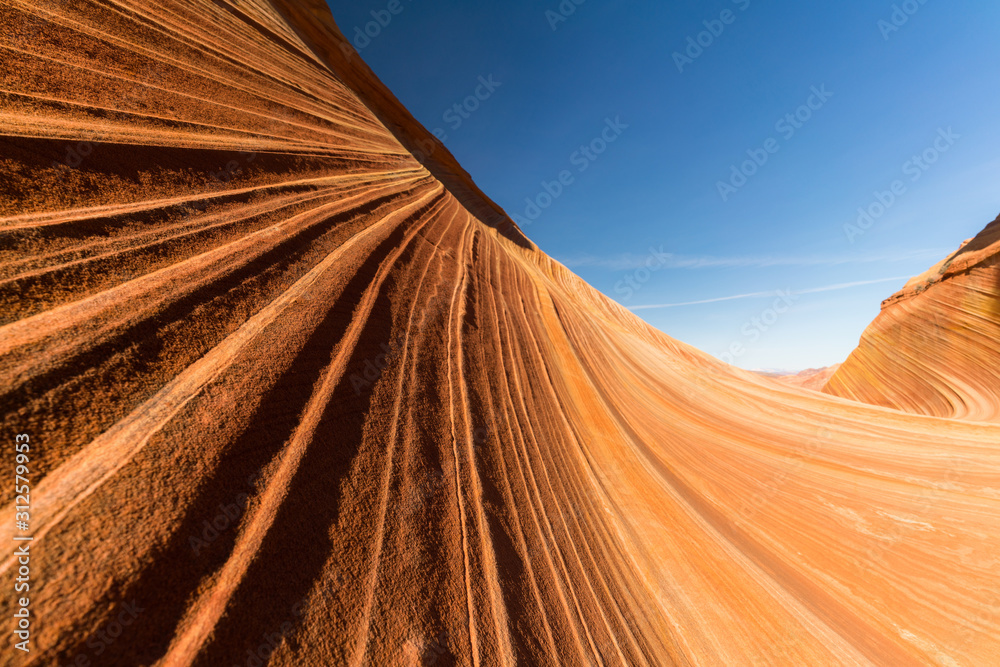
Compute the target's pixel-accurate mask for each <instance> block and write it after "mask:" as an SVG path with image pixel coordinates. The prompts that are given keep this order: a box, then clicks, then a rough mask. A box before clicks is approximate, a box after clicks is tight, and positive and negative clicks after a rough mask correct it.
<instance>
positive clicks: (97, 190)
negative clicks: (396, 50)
mask: <svg viewBox="0 0 1000 667" xmlns="http://www.w3.org/2000/svg"><path fill="white" fill-rule="evenodd" d="M0 14H2V20H0V30H2V37H3V42H2V43H3V62H4V64H5V65H6V66H5V67H4V68H3V70H2V74H0V76H2V85H3V89H4V97H3V98H2V101H0V119H2V128H3V129H2V135H3V136H2V137H0V176H2V178H0V189H2V190H0V191H2V192H3V197H2V200H0V239H2V242H0V304H2V306H0V313H2V320H0V383H2V384H0V394H2V401H0V406H2V421H3V432H4V433H5V434H7V435H5V442H8V443H11V445H10V447H8V448H7V449H5V451H13V450H12V448H11V447H12V443H13V434H15V433H26V434H29V435H30V439H31V444H32V451H31V463H30V468H31V471H32V472H31V483H32V491H31V522H30V531H29V533H30V534H31V535H32V536H33V538H34V539H33V541H32V542H31V543H30V544H31V546H30V550H31V554H32V557H31V574H30V578H31V581H30V585H31V590H30V600H31V609H32V613H33V614H34V615H35V616H34V617H33V618H34V625H33V633H32V645H31V646H32V651H31V653H30V654H22V653H21V652H19V651H16V650H13V649H11V646H10V640H9V638H8V640H7V642H6V643H5V645H4V646H3V648H2V649H0V664H3V665H25V664H27V665H77V664H90V665H159V666H170V667H175V666H187V665H199V666H206V667H207V666H212V667H214V666H218V665H223V666H230V665H233V666H235V665H246V666H248V667H250V666H253V665H263V664H268V665H289V666H290V665H316V666H324V667H325V666H328V665H368V664H371V665H483V666H486V665H514V664H522V665H552V664H563V665H657V666H660V665H708V666H717V665H892V666H894V667H895V666H901V665H948V666H954V665H988V664H992V663H993V662H994V661H995V659H996V656H997V655H998V654H1000V578H998V576H997V574H998V571H1000V560H998V556H997V555H998V553H1000V449H998V447H997V443H998V442H1000V425H994V424H984V423H970V422H962V421H956V420H946V419H937V418H929V417H917V416H912V415H906V414H902V413H899V412H896V411H891V410H886V409H883V408H879V407H872V406H866V405H862V404H858V403H854V402H850V401H846V400H843V399H839V398H835V397H830V396H826V395H823V394H820V393H816V392H808V391H805V390H801V389H797V388H794V387H784V386H781V385H779V384H777V383H775V382H773V381H771V380H768V379H767V378H762V377H757V376H755V375H753V374H751V373H745V372H742V371H740V370H738V369H734V368H732V367H728V366H725V365H723V364H721V363H719V362H717V361H715V360H713V359H711V358H710V357H708V356H707V355H705V354H702V353H701V352H699V351H696V350H694V349H692V348H690V347H688V346H685V345H683V344H680V343H678V342H676V341H674V340H672V339H670V338H668V337H667V336H665V335H663V334H662V333H660V332H658V331H656V330H654V329H652V328H651V327H649V326H647V325H646V324H644V323H643V322H641V321H640V320H638V319H637V318H635V317H634V316H633V315H631V314H630V313H629V312H627V311H626V310H624V309H623V308H621V307H619V306H618V305H616V304H614V303H613V302H611V301H610V300H609V299H607V298H605V297H604V296H602V295H601V294H599V293H598V292H596V291H595V290H593V289H592V288H590V287H589V286H587V285H586V284H585V283H583V282H582V281H581V280H580V279H579V278H577V277H576V276H574V275H573V274H572V273H570V272H569V271H568V270H567V269H565V268H564V267H563V266H561V265H559V264H558V263H556V262H554V261H552V260H551V259H549V258H548V257H547V256H545V255H544V254H543V253H541V252H540V251H538V250H537V249H536V248H535V247H534V246H533V245H532V244H531V243H530V242H528V241H527V240H526V239H524V238H523V236H522V235H521V234H520V231H519V230H517V228H516V227H515V226H513V225H512V224H511V223H509V221H507V220H506V219H505V218H504V217H503V215H502V212H500V211H499V209H497V208H496V206H495V204H492V202H489V200H488V199H487V198H486V197H485V196H484V195H482V193H481V192H479V191H478V189H476V188H475V186H474V184H472V182H471V179H469V178H468V175H467V174H465V173H464V172H462V171H461V170H460V169H459V168H458V167H457V165H456V164H454V160H453V159H449V158H450V156H448V155H447V152H446V151H444V149H443V148H441V147H435V148H433V149H432V150H428V151H425V153H424V156H425V161H426V162H427V163H428V166H427V167H426V168H425V167H424V166H423V165H422V164H421V163H420V162H418V161H417V160H416V159H415V158H414V153H415V152H416V151H418V150H419V147H418V144H420V143H422V142H423V139H424V138H425V134H421V132H425V131H423V130H422V128H419V126H418V125H417V124H416V122H415V121H413V120H412V118H410V117H409V116H408V115H407V114H406V113H405V110H403V109H402V107H401V106H400V105H399V104H398V102H395V100H394V98H392V97H391V95H389V94H388V92H387V91H385V89H384V87H382V86H381V84H379V83H378V82H377V80H375V79H374V77H373V76H372V75H371V74H370V73H369V72H367V70H366V69H365V68H363V67H362V65H361V64H359V60H358V59H357V56H356V55H353V56H351V55H350V53H349V51H346V50H342V49H341V48H340V45H341V44H342V43H343V42H342V38H340V36H339V33H338V32H337V29H336V26H335V25H334V24H333V21H332V19H331V17H330V16H329V15H328V13H327V12H326V9H325V6H324V5H322V4H321V3H319V2H316V1H313V0H303V1H302V2H297V3H294V4H292V3H284V2H268V1H267V0H238V1H237V0H233V1H226V0H216V1H212V2H210V1H208V0H204V1H202V0H163V1H162V2H157V3H146V2H139V1H138V0H115V1H114V2H105V1H103V0H101V1H97V0H93V1H86V2H85V1H80V2H73V3H69V2H57V1H55V0H39V1H38V2H32V3H27V2H3V3H2V4H0ZM4 460H5V461H10V460H12V457H10V458H8V457H7V455H5V458H4ZM0 502H2V504H3V513H2V521H0V545H2V546H0V548H2V549H3V552H2V557H0V572H2V580H3V582H4V584H3V587H4V590H5V591H6V592H5V594H4V595H2V596H0V617H2V618H5V619H8V622H9V620H10V619H11V618H12V614H13V611H14V605H15V604H16V603H15V602H14V600H13V595H12V594H11V593H10V591H11V590H12V588H13V581H12V579H13V577H14V576H15V574H16V572H17V567H18V566H17V561H16V558H15V555H14V553H15V547H16V546H17V543H15V542H14V541H13V540H12V537H14V536H15V535H16V534H19V533H15V531H14V521H13V517H14V512H15V498H14V496H13V487H12V485H11V484H7V485H4V486H3V487H2V488H0Z"/></svg>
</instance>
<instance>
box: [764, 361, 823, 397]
mask: <svg viewBox="0 0 1000 667" xmlns="http://www.w3.org/2000/svg"><path fill="white" fill-rule="evenodd" d="M838 368H840V364H834V365H833V366H827V367H826V368H808V369H806V370H804V371H799V372H798V373H767V372H763V373H760V374H761V375H763V376H765V377H769V378H772V379H774V380H777V381H778V382H783V383H785V384H787V385H791V386H793V387H802V388H803V389H812V390H813V391H820V390H821V389H823V387H824V386H826V383H827V382H829V381H830V378H831V377H833V374H834V373H836V372H837V369H838Z"/></svg>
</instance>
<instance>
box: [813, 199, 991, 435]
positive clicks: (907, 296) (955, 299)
mask: <svg viewBox="0 0 1000 667" xmlns="http://www.w3.org/2000/svg"><path fill="white" fill-rule="evenodd" d="M824 391H825V392H827V393H829V394H833V395H835V396H843V397H845V398H851V399H854V400H857V401H862V402H865V403H871V404H873V405H882V406H886V407H891V408H896V409H899V410H905V411H907V412H914V413H918V414H925V415H935V416H939V417H956V418H960V419H970V420H980V421H1000V218H997V219H996V220H995V221H993V222H992V223H990V224H989V226H987V227H986V229H984V230H983V231H982V232H981V233H980V234H979V235H978V236H976V237H975V238H973V239H969V240H968V241H966V242H965V243H963V244H962V247H961V248H959V249H958V250H957V251H955V252H954V253H952V254H951V255H949V256H948V257H946V258H945V259H943V260H942V261H941V262H939V263H938V264H937V265H935V266H934V267H932V268H931V269H930V270H928V271H926V272H925V273H923V274H921V275H919V276H917V277H915V278H913V279H912V280H910V281H909V282H908V283H907V284H906V286H905V287H904V288H903V289H902V290H901V291H899V292H898V293H897V294H895V295H893V296H892V297H890V298H889V299H886V300H885V301H884V302H883V304H882V313H881V314H880V315H879V317H878V318H876V320H875V321H874V322H873V323H872V324H871V326H869V327H868V329H867V330H866V331H865V333H864V335H863V336H862V338H861V344H860V345H859V346H858V349H857V350H855V351H854V353H853V354H851V356H850V358H849V359H848V360H847V362H846V363H844V365H843V366H842V367H841V368H840V370H839V371H838V372H837V373H836V374H835V375H834V376H833V377H832V378H831V379H830V382H829V383H828V384H827V385H826V387H825V388H824Z"/></svg>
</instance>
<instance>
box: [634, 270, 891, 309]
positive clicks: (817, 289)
mask: <svg viewBox="0 0 1000 667" xmlns="http://www.w3.org/2000/svg"><path fill="white" fill-rule="evenodd" d="M909 279H910V276H897V277H894V278H880V279H878V280H859V281H856V282H853V283H837V284H836V285H827V286H825V287H812V288H810V289H804V290H789V292H790V293H791V294H793V295H799V294H816V293H819V292H834V291H837V290H843V289H851V288H852V287H862V286H864V285H877V284H879V283H889V282H898V281H900V280H904V281H905V280H909ZM776 294H777V292H776V291H775V290H771V291H769V292H748V293H746V294H734V295H733V296H720V297H716V298H714V299H702V300H700V301H684V302H682V303H656V304H649V305H646V306H632V307H630V308H629V310H652V309H654V308H679V307H681V306H697V305H701V304H704V303H718V302H720V301H736V300H738V299H762V298H765V297H766V298H773V297H774V296H775V295H776Z"/></svg>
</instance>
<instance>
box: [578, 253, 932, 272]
mask: <svg viewBox="0 0 1000 667" xmlns="http://www.w3.org/2000/svg"><path fill="white" fill-rule="evenodd" d="M950 252H952V251H951V250H947V249H940V248H938V249H929V250H912V251H909V252H904V253H899V254H895V255H867V256H859V255H840V256H829V257H823V256H802V257H773V256H736V257H716V256H713V255H702V256H694V255H676V254H672V253H671V254H667V255H666V256H667V257H668V259H667V260H666V263H665V264H663V265H661V266H662V268H667V269H733V268H767V267H772V266H840V265H843V264H871V263H874V262H883V263H888V262H905V261H909V260H918V259H919V260H939V259H943V258H944V257H946V256H948V254H949V253H950ZM650 257H653V259H654V261H656V260H657V259H658V258H656V257H655V256H653V255H651V254H647V255H634V254H630V253H624V254H620V255H611V256H608V257H597V256H594V255H577V256H574V257H569V258H564V259H561V260H560V261H561V262H562V263H563V264H564V265H565V266H567V267H569V268H580V267H592V268H599V269H608V270H611V271H630V270H633V269H638V268H641V267H645V266H648V264H647V262H649V260H650Z"/></svg>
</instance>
